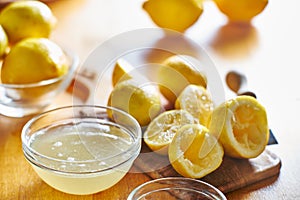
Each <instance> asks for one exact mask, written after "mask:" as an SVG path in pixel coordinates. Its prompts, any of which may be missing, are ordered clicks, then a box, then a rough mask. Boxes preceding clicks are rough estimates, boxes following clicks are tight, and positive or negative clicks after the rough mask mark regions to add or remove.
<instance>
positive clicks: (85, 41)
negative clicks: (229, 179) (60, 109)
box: [0, 0, 300, 200]
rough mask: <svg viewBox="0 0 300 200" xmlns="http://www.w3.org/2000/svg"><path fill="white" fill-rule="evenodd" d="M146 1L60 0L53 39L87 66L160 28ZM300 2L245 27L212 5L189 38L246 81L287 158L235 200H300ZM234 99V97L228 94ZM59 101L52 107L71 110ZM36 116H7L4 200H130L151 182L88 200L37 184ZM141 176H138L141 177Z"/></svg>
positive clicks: (0, 166)
mask: <svg viewBox="0 0 300 200" xmlns="http://www.w3.org/2000/svg"><path fill="white" fill-rule="evenodd" d="M142 2H143V1H142V0H109V1H107V0H60V1H56V2H53V3H51V4H50V6H51V8H52V9H53V12H54V14H55V15H56V17H57V18H58V25H57V27H56V29H55V31H54V33H53V35H52V36H51V38H52V39H53V40H55V41H56V42H58V43H59V44H62V45H64V46H67V47H68V48H70V49H72V50H73V51H75V52H76V53H77V54H78V55H79V56H80V59H81V61H82V62H83V61H84V60H85V59H86V58H87V56H88V55H89V53H90V52H91V51H92V50H93V49H94V48H95V47H97V46H98V45H99V44H101V43H102V42H104V41H106V40H107V39H110V38H111V37H112V36H115V35H118V34H120V33H123V32H126V31H130V30H134V29H138V28H148V27H155V25H154V24H153V23H152V21H151V20H150V18H149V17H148V15H147V14H146V13H145V12H144V11H143V10H142V9H141V4H142ZM299 6H300V2H299V1H298V0H285V1H279V0H270V1H269V4H268V6H267V8H266V9H265V10H264V12H263V13H262V14H260V15H259V16H257V17H256V18H255V19H254V20H253V22H252V25H248V26H244V27H239V26H236V25H233V24H228V23H227V21H226V18H225V17H224V16H223V15H222V14H221V13H220V12H219V11H218V10H217V8H216V6H215V5H214V4H213V3H212V2H211V1H209V0H207V1H205V4H204V13H203V15H202V16H201V18H200V19H199V20H198V21H197V23H196V24H194V25H193V26H192V27H191V28H190V29H189V30H188V31H187V32H186V33H185V35H186V36H188V37H190V38H191V39H192V40H193V41H195V42H196V43H198V44H199V45H201V46H202V47H203V48H204V49H205V50H206V51H207V53H208V54H209V56H210V57H211V59H212V60H213V61H214V62H215V65H216V66H217V69H218V71H219V73H220V75H221V77H223V78H224V77H225V74H226V72H228V71H229V70H239V71H241V72H242V73H244V74H246V76H247V78H248V84H249V88H251V89H252V91H255V93H256V94H257V96H258V99H259V101H260V102H261V103H262V104H263V105H264V106H265V107H266V110H267V113H268V120H269V125H270V127H271V129H272V131H273V133H274V134H275V136H276V138H277V140H278V142H279V144H278V145H271V146H269V147H268V148H269V150H271V151H272V152H274V153H275V154H276V155H278V156H279V157H280V158H281V161H282V167H281V171H280V174H279V176H276V177H271V178H269V179H266V180H264V181H261V182H259V183H257V184H253V185H251V186H248V187H245V188H243V189H240V190H237V191H234V192H231V193H229V194H226V196H227V197H228V199H273V200H274V199H300V190H299V187H300V176H299V174H300V167H299V164H300V155H299V151H300V145H299V139H300V126H299V122H300V121H299V115H298V114H299V113H300V88H299V86H300V78H299V75H300V73H299V69H298V67H299V68H300V59H299V57H300V56H299V49H298V48H299V47H300V39H299V36H300V24H299V23H298V20H299V19H300V12H299ZM226 94H227V95H228V96H231V95H233V94H232V93H230V91H229V90H227V91H226ZM71 102H72V99H71V97H70V95H68V94H67V93H64V94H62V95H60V96H59V97H58V98H57V99H56V100H55V101H54V102H53V104H52V105H51V106H50V107H49V108H53V107H57V106H62V105H69V104H70V103H71ZM28 119H29V117H25V118H21V119H14V118H7V117H4V116H0V199H5V200H6V199H64V200H67V199H108V200H109V199H113V200H116V199H126V197H127V195H128V194H129V193H130V191H131V190H132V189H133V188H135V187H136V186H137V185H139V184H141V183H143V182H145V181H148V180H150V178H149V177H148V176H147V175H145V174H143V173H128V174H127V175H126V176H125V177H124V178H123V179H122V180H121V181H120V182H119V183H118V184H116V185H115V186H114V187H112V188H110V189H108V190H106V191H103V192H100V193H97V194H94V195H88V196H74V195H68V194H64V193H61V192H59V191H56V190H54V189H52V188H51V187H49V186H48V185H46V184H45V183H44V182H43V181H42V180H41V179H39V178H38V177H37V175H36V174H35V173H34V171H33V170H32V169H31V167H30V166H29V164H28V163H27V162H26V161H25V159H24V157H23V153H22V149H21V139H20V132H21V129H22V126H23V125H24V124H25V123H26V121H27V120H28ZM134 171H135V172H137V170H134Z"/></svg>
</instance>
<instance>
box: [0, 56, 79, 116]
mask: <svg viewBox="0 0 300 200" xmlns="http://www.w3.org/2000/svg"><path fill="white" fill-rule="evenodd" d="M65 54H66V56H67V59H68V62H69V70H68V72H67V73H66V74H65V75H63V76H61V77H58V78H54V79H49V80H45V81H41V82H38V83H31V84H4V83H2V82H1V80H0V114H2V115H5V116H8V117H24V116H27V115H32V114H36V113H39V112H41V111H42V110H43V109H44V108H45V107H47V106H48V105H50V103H51V102H52V101H53V99H54V98H55V97H56V96H57V95H58V94H60V93H61V92H62V91H64V90H65V89H66V88H67V87H68V86H69V84H70V83H71V81H72V79H73V77H74V74H75V71H76V68H77V67H78V64H79V59H78V57H77V55H75V54H74V53H73V52H71V51H65Z"/></svg>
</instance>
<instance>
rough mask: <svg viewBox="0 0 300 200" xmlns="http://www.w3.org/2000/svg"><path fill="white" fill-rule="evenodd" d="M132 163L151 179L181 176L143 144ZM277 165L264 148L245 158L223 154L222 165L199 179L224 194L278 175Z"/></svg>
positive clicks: (276, 157)
mask: <svg viewBox="0 0 300 200" xmlns="http://www.w3.org/2000/svg"><path fill="white" fill-rule="evenodd" d="M135 166H136V167H138V168H139V169H140V170H142V171H143V172H144V173H146V174H147V175H148V176H149V177H151V178H152V179H157V178H162V177H172V176H180V175H179V174H178V173H177V172H176V171H175V170H174V169H173V168H172V166H171V165H170V162H169V160H168V157H167V156H161V155H158V154H156V153H154V152H151V150H150V149H149V148H148V147H147V145H146V144H145V143H143V147H142V152H141V154H140V156H139V157H138V158H137V160H136V161H135ZM280 167H281V161H280V158H279V157H278V156H277V155H275V154H274V153H272V152H271V151H270V150H268V149H266V150H265V151H264V152H263V153H262V154H261V155H260V156H258V157H257V158H253V159H248V160H247V159H234V158H230V157H227V156H225V157H224V160H223V163H222V164H221V166H220V167H219V168H218V169H217V170H216V171H214V172H212V173H210V174H209V175H207V176H205V177H203V178H201V180H203V181H205V182H207V183H210V184H212V185H214V186H215V187H217V188H218V189H219V190H221V191H222V192H223V193H228V192H231V191H234V190H237V189H240V188H242V187H245V186H248V185H250V184H253V183H255V182H258V181H261V180H263V179H266V178H269V177H272V176H275V175H278V174H279V172H280Z"/></svg>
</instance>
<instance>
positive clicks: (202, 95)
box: [175, 84, 214, 126]
mask: <svg viewBox="0 0 300 200" xmlns="http://www.w3.org/2000/svg"><path fill="white" fill-rule="evenodd" d="M175 108H176V109H183V110H186V111H188V112H189V113H191V114H192V115H193V116H194V117H195V118H196V119H198V120H199V122H200V124H202V125H204V126H207V125H208V121H209V119H210V115H211V113H212V111H213V108H214V105H213V101H212V99H211V96H210V94H209V93H208V91H207V90H206V89H205V88H204V87H202V86H198V85H193V84H191V85H188V86H187V87H186V88H185V89H184V90H183V91H182V92H181V93H180V95H179V96H178V98H177V100H176V102H175Z"/></svg>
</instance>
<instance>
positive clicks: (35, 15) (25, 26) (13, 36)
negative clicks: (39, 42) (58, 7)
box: [0, 1, 56, 43]
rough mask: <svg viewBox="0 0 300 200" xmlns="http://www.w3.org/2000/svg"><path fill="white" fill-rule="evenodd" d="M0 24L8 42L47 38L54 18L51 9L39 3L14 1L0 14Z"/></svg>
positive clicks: (54, 21)
mask: <svg viewBox="0 0 300 200" xmlns="http://www.w3.org/2000/svg"><path fill="white" fill-rule="evenodd" d="M0 24H1V25H2V26H3V28H4V30H5V31H6V33H7V35H8V39H9V42H11V43H16V42H17V41H19V40H21V39H24V38H27V37H49V35H50V33H51V32H52V30H53V28H54V25H55V24H56V18H55V16H54V15H53V13H52V11H51V9H50V8H49V7H48V6H47V5H46V4H44V3H42V2H39V1H16V2H13V3H11V4H9V5H8V6H6V7H5V8H4V9H3V10H2V11H1V13H0Z"/></svg>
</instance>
